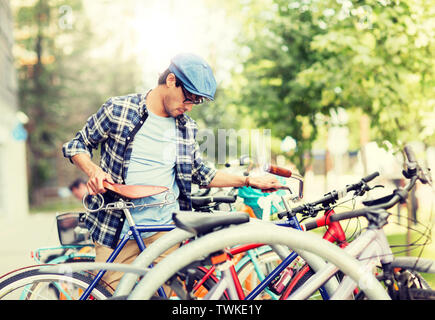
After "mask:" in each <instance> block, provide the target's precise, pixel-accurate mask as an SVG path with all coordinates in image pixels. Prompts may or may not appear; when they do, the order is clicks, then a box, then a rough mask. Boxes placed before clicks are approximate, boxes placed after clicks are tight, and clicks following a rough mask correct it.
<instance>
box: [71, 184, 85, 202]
mask: <svg viewBox="0 0 435 320" xmlns="http://www.w3.org/2000/svg"><path fill="white" fill-rule="evenodd" d="M71 192H72V194H73V195H74V197H76V198H77V200H80V201H82V199H83V196H84V195H85V194H86V193H87V192H88V188H87V187H86V185H85V184H80V185H79V186H78V187H77V188H73V189H72V190H71Z"/></svg>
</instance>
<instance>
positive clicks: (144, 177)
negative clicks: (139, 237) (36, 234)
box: [63, 53, 280, 286]
mask: <svg viewBox="0 0 435 320" xmlns="http://www.w3.org/2000/svg"><path fill="white" fill-rule="evenodd" d="M215 92H216V81H215V78H214V76H213V72H212V70H211V68H210V66H209V65H208V63H207V62H206V61H204V60H203V59H202V58H201V57H199V56H197V55H194V54H190V53H187V54H179V55H177V56H175V57H174V58H173V59H172V60H171V63H170V66H169V68H168V69H167V70H166V71H165V72H163V73H162V74H161V76H160V77H159V80H158V85H157V86H156V87H155V88H154V89H152V90H150V91H149V92H148V93H147V94H146V95H144V94H140V93H139V94H130V95H127V96H121V97H113V98H110V99H109V100H108V101H106V103H104V104H103V105H102V107H101V108H100V109H99V110H98V111H97V112H96V113H95V114H93V115H92V116H91V117H90V118H89V119H88V121H87V123H86V124H85V126H84V127H83V129H82V130H80V131H79V132H78V133H77V134H76V136H75V138H74V139H72V140H71V141H69V142H67V143H65V144H64V146H63V153H64V156H65V157H67V158H70V161H72V162H73V163H74V164H75V165H76V166H78V167H79V168H80V169H81V170H82V171H83V172H85V173H86V174H87V176H88V177H89V180H88V182H87V188H88V190H89V193H90V194H91V195H94V194H97V193H102V194H103V196H106V197H108V195H107V193H105V189H104V187H103V181H104V180H107V181H109V182H116V183H125V184H142V185H159V186H164V187H167V188H169V190H170V191H171V192H173V193H174V195H175V196H176V198H177V200H178V201H176V202H175V203H174V204H173V205H169V206H165V207H162V208H159V207H155V208H146V209H144V210H132V215H133V218H134V220H135V222H136V223H138V224H166V223H171V221H172V213H173V212H174V211H176V210H179V209H181V210H191V209H192V205H191V194H190V193H191V183H192V182H193V183H196V184H198V185H200V186H201V187H209V188H210V187H242V186H246V185H250V186H252V187H256V188H259V189H275V188H279V187H280V184H279V183H278V181H277V180H276V179H275V178H274V177H272V176H266V177H263V178H259V177H256V178H254V177H251V178H249V177H244V176H236V175H230V174H226V173H224V172H220V171H217V170H215V169H212V168H209V167H207V166H206V165H205V164H204V163H203V161H202V159H201V156H200V152H199V145H198V143H197V142H196V141H195V137H196V133H197V126H196V123H195V122H194V121H193V120H192V119H191V118H190V117H188V116H187V115H186V114H185V112H188V111H191V110H192V107H193V106H194V105H197V104H201V103H202V102H203V101H204V100H206V99H208V100H214V95H215ZM100 144H101V160H100V165H99V166H98V165H96V164H95V163H94V162H92V160H91V157H92V150H93V149H97V148H98V146H99V145H100ZM107 200H109V201H110V199H106V201H107ZM159 200H161V198H160V196H159V195H157V196H154V197H148V198H144V199H139V200H137V201H136V202H135V203H149V202H155V201H159ZM86 224H87V226H88V228H89V230H90V232H91V235H92V239H93V240H94V242H95V245H96V247H95V249H96V255H97V256H96V261H105V260H106V259H107V258H108V257H109V255H110V253H111V252H112V250H113V248H114V247H115V246H116V245H117V243H118V241H119V239H120V236H122V235H124V234H125V233H126V231H127V230H128V225H127V224H125V225H124V219H123V216H122V213H120V212H112V211H111V212H98V213H97V214H92V213H90V214H88V215H87V216H86ZM161 235H162V233H149V234H145V235H144V236H145V239H144V242H145V245H146V246H148V245H149V244H150V243H152V242H153V241H154V240H155V239H157V238H158V237H160V236H161ZM130 242H131V244H130V243H128V244H127V245H126V247H125V248H124V249H123V250H122V251H121V253H120V255H119V256H118V258H117V259H116V260H115V262H117V263H130V262H132V261H133V260H134V259H135V258H136V256H137V255H138V254H139V253H140V252H139V250H138V248H137V245H136V244H135V243H134V241H133V240H131V241H130ZM173 249H175V248H173ZM120 277H121V276H120V275H116V276H113V274H111V278H110V279H108V278H107V277H106V279H105V280H106V281H108V282H109V283H110V284H111V285H112V286H116V284H117V283H118V281H119V279H120Z"/></svg>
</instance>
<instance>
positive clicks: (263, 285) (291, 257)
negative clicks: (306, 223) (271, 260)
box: [245, 216, 329, 300]
mask: <svg viewBox="0 0 435 320" xmlns="http://www.w3.org/2000/svg"><path fill="white" fill-rule="evenodd" d="M277 225H279V226H282V227H291V228H294V229H298V230H302V228H301V225H300V223H299V221H298V219H297V218H296V217H294V216H293V217H290V218H289V219H288V220H287V221H285V222H280V223H277ZM297 257H298V254H297V253H296V252H292V253H291V254H290V255H288V256H287V257H286V258H285V259H284V260H283V261H282V262H281V263H280V264H279V265H278V266H277V267H276V268H275V269H274V270H273V271H272V272H271V273H270V274H268V275H267V277H265V278H264V280H263V281H261V282H260V283H259V284H258V285H257V286H256V287H255V288H254V289H253V290H252V291H251V292H250V293H249V294H248V295H247V296H246V297H245V300H253V299H255V298H256V297H257V296H258V295H259V294H260V292H262V291H263V290H265V289H266V287H267V286H268V285H269V284H270V282H271V281H272V280H273V279H275V278H276V277H277V276H278V275H279V274H280V273H281V272H282V271H283V270H284V269H285V268H287V267H288V266H289V264H290V263H292V262H293V260H295V259H296V258H297ZM253 263H257V264H258V261H253ZM254 265H255V264H254ZM256 269H258V271H259V270H260V268H256ZM258 271H257V272H258ZM262 277H264V275H262ZM319 291H320V294H321V296H322V298H323V299H324V300H329V295H328V293H327V292H326V290H325V289H324V287H321V288H320V289H319Z"/></svg>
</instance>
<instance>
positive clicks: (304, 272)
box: [280, 264, 325, 300]
mask: <svg viewBox="0 0 435 320" xmlns="http://www.w3.org/2000/svg"><path fill="white" fill-rule="evenodd" d="M313 275H314V272H313V270H312V269H311V268H310V266H309V265H308V264H304V265H303V266H301V267H300V268H299V269H298V270H296V272H295V273H294V275H293V277H292V278H291V280H290V282H289V284H288V286H287V287H286V289H285V290H284V292H283V293H282V295H281V297H280V300H286V299H287V298H288V297H289V296H290V295H291V294H292V293H293V292H295V291H296V290H297V289H299V287H301V286H302V285H303V284H304V283H305V282H306V281H308V279H310V278H311V277H312V276H313ZM321 290H322V289H319V290H317V291H316V292H314V293H313V294H312V295H311V297H310V298H309V299H310V300H322V299H324V295H325V293H324V292H322V291H321Z"/></svg>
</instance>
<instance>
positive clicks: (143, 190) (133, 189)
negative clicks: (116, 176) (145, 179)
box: [103, 181, 168, 199]
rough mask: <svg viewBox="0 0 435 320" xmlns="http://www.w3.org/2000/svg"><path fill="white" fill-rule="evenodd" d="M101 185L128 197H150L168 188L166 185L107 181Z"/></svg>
mask: <svg viewBox="0 0 435 320" xmlns="http://www.w3.org/2000/svg"><path fill="white" fill-rule="evenodd" d="M103 186H104V188H106V189H107V190H110V191H113V192H115V193H117V194H119V195H121V196H123V197H126V198H130V199H138V198H145V197H150V196H154V195H156V194H159V193H162V192H165V191H168V188H166V187H159V186H141V185H125V184H119V183H112V182H109V181H103Z"/></svg>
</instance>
